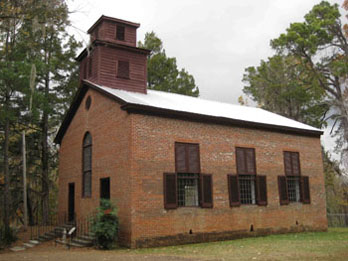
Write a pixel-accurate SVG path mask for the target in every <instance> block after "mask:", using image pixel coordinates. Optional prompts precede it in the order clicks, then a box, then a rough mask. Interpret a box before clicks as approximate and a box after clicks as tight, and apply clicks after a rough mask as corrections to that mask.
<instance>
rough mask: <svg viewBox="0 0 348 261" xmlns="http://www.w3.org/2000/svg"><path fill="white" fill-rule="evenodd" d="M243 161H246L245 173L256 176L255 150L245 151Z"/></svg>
mask: <svg viewBox="0 0 348 261" xmlns="http://www.w3.org/2000/svg"><path fill="white" fill-rule="evenodd" d="M245 159H246V173H247V174H256V166H255V150H254V149H245Z"/></svg>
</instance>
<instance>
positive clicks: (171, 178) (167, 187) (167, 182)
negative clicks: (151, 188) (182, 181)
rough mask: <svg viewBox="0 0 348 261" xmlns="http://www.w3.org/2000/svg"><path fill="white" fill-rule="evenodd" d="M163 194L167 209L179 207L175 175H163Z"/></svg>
mask: <svg viewBox="0 0 348 261" xmlns="http://www.w3.org/2000/svg"><path fill="white" fill-rule="evenodd" d="M163 194H164V208H165V209H175V208H177V207H178V200H177V199H178V197H177V186H176V174H175V173H163Z"/></svg>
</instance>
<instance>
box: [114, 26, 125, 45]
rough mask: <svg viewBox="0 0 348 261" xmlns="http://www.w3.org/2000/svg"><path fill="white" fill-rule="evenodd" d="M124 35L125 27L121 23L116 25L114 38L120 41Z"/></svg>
mask: <svg viewBox="0 0 348 261" xmlns="http://www.w3.org/2000/svg"><path fill="white" fill-rule="evenodd" d="M124 35H125V27H124V26H122V25H117V26H116V39H117V40H120V41H124Z"/></svg>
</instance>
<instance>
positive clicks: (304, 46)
mask: <svg viewBox="0 0 348 261" xmlns="http://www.w3.org/2000/svg"><path fill="white" fill-rule="evenodd" d="M343 7H344V8H345V9H346V10H348V0H345V1H344V5H343ZM342 17H343V15H342V14H341V13H340V10H339V6H338V5H337V4H330V3H329V2H327V1H322V2H321V3H319V4H317V5H315V6H314V7H313V8H312V10H310V11H309V12H308V13H307V14H306V15H305V17H304V21H303V22H294V23H291V24H290V26H289V27H288V28H287V29H286V32H284V33H282V34H281V35H280V36H279V37H278V38H276V39H273V40H271V47H272V48H273V49H274V51H275V52H276V54H275V55H274V56H272V57H270V58H268V59H267V60H266V61H261V63H260V65H259V66H256V67H255V66H251V67H248V68H246V69H245V74H244V78H243V80H244V83H245V87H244V89H243V91H244V93H245V94H246V95H248V96H249V97H251V98H252V99H253V100H254V101H255V102H256V103H257V104H258V106H260V107H262V108H265V109H267V110H270V111H273V112H276V113H279V114H281V115H284V116H286V117H288V118H291V119H294V120H297V121H301V122H303V123H306V124H310V125H312V126H315V127H318V128H320V127H324V126H328V127H329V128H331V131H332V134H333V136H334V137H335V138H336V147H335V152H336V154H337V155H340V161H335V160H334V159H332V157H331V156H330V155H329V154H328V153H327V152H325V151H324V152H323V160H324V172H325V181H326V191H327V207H328V212H331V213H346V214H348V39H347V37H348V30H347V28H348V25H347V24H342V20H341V19H342ZM343 21H345V20H343ZM240 102H241V103H243V98H242V97H241V98H240Z"/></svg>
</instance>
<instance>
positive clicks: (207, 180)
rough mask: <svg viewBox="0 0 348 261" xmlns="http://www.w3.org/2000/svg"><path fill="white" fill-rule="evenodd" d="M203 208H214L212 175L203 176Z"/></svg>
mask: <svg viewBox="0 0 348 261" xmlns="http://www.w3.org/2000/svg"><path fill="white" fill-rule="evenodd" d="M200 180H201V190H200V191H201V200H202V201H201V207H202V208H212V207H213V176H212V175H211V174H201V177H200Z"/></svg>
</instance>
